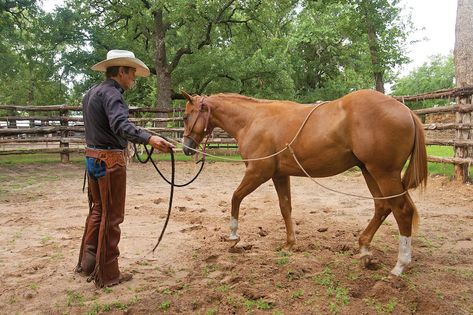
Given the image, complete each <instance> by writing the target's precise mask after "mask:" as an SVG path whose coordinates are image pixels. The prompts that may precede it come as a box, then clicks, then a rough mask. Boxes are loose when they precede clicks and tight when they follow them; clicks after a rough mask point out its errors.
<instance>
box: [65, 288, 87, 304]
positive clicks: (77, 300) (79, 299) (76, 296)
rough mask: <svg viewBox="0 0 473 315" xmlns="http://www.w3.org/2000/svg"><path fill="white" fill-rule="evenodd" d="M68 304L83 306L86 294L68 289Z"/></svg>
mask: <svg viewBox="0 0 473 315" xmlns="http://www.w3.org/2000/svg"><path fill="white" fill-rule="evenodd" d="M66 305H67V306H83V305H84V296H83V295H82V294H81V293H79V292H76V291H74V290H67V296H66Z"/></svg>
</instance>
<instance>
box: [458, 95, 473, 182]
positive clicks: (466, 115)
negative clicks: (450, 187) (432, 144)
mask: <svg viewBox="0 0 473 315" xmlns="http://www.w3.org/2000/svg"><path fill="white" fill-rule="evenodd" d="M457 104H458V107H459V110H458V111H457V112H456V113H455V123H457V124H471V123H472V122H473V120H472V112H471V111H469V112H467V111H463V110H462V108H464V107H465V106H466V105H470V104H472V95H462V96H459V97H457ZM469 139H473V132H472V130H471V129H461V128H458V129H457V130H456V132H455V140H457V141H458V140H460V141H461V140H469ZM454 151H455V157H458V158H469V157H470V158H471V157H473V148H472V147H471V146H456V145H455V146H454ZM469 169H470V164H468V163H464V164H455V179H457V180H461V181H462V182H463V183H466V182H467V181H469Z"/></svg>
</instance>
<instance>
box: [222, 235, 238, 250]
mask: <svg viewBox="0 0 473 315" xmlns="http://www.w3.org/2000/svg"><path fill="white" fill-rule="evenodd" d="M239 241H240V237H239V236H237V238H233V237H226V238H225V242H229V243H231V245H230V247H235V246H236V244H238V242H239Z"/></svg>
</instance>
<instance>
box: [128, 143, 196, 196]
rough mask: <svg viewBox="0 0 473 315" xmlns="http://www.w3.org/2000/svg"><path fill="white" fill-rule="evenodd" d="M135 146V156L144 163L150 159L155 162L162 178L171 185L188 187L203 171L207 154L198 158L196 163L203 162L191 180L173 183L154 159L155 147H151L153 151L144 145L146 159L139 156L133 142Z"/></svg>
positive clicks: (155, 167) (154, 164)
mask: <svg viewBox="0 0 473 315" xmlns="http://www.w3.org/2000/svg"><path fill="white" fill-rule="evenodd" d="M133 146H134V149H135V156H136V159H137V160H138V161H139V162H140V163H142V164H145V163H148V162H149V161H151V164H153V166H154V169H155V170H156V171H157V172H158V174H159V175H160V176H161V178H162V179H163V180H164V181H165V182H166V183H168V184H169V185H174V186H176V187H186V186H187V185H190V184H192V183H193V182H194V181H195V180H196V179H197V177H199V175H200V172H202V169H203V168H204V164H205V155H204V156H203V157H202V158H201V159H200V160H198V161H197V162H196V163H195V164H198V163H201V164H200V168H199V170H198V171H197V173H196V174H195V176H194V177H193V178H192V179H191V180H190V181H188V182H187V183H184V184H177V183H171V181H170V180H168V179H167V178H166V176H164V174H163V173H162V172H161V171H160V170H159V168H158V166H157V165H156V162H155V161H154V160H153V158H152V157H151V155H152V154H153V151H154V148H153V147H152V148H151V151H150V150H148V148H147V147H146V145H145V146H144V147H145V150H146V155H147V157H146V159H145V160H142V159H141V157H140V156H139V154H138V150H137V148H136V144H133ZM173 158H174V156H171V159H173Z"/></svg>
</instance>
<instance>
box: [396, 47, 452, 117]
mask: <svg viewBox="0 0 473 315" xmlns="http://www.w3.org/2000/svg"><path fill="white" fill-rule="evenodd" d="M454 79H455V66H454V64H453V55H448V56H442V55H434V56H431V57H430V58H429V61H428V62H425V63H424V64H423V65H421V66H420V67H418V68H416V69H414V70H412V71H411V72H410V73H409V74H408V75H406V76H405V77H403V78H400V79H397V80H395V82H394V85H393V87H392V95H397V96H400V95H416V94H422V93H427V92H432V91H437V90H442V89H449V88H453V87H454V81H455V80H454ZM432 104H439V101H425V102H419V103H416V104H415V105H416V108H418V107H430V106H431V105H432Z"/></svg>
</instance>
